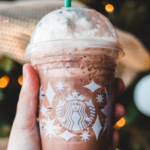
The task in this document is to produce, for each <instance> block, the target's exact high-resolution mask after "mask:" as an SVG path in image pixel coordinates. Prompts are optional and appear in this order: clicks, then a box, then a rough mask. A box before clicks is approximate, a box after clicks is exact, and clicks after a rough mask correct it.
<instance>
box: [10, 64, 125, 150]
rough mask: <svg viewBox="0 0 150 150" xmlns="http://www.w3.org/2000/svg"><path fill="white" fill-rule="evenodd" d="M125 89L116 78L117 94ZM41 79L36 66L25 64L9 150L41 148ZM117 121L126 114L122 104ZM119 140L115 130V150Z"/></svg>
mask: <svg viewBox="0 0 150 150" xmlns="http://www.w3.org/2000/svg"><path fill="white" fill-rule="evenodd" d="M123 89H124V84H123V82H122V80H121V79H116V95H118V94H119V93H120V92H121V91H123ZM38 90H39V80H38V76H37V74H36V72H35V70H34V68H33V67H32V66H31V65H29V64H26V65H24V66H23V85H22V89H21V92H20V96H19V101H18V105H17V113H16V117H15V120H14V123H13V126H12V130H11V134H10V138H9V143H8V149H7V150H41V145H40V134H39V129H38V122H37V118H36V113H37V111H38ZM114 114H115V122H116V121H118V120H119V119H120V118H121V117H122V116H123V115H124V114H125V109H124V107H123V106H122V105H120V104H116V106H115V112H114ZM118 142H119V133H118V131H114V134H113V150H115V148H116V147H117V145H118Z"/></svg>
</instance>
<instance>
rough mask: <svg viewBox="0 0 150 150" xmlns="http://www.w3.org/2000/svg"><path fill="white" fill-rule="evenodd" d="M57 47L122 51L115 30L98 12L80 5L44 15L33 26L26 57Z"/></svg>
mask: <svg viewBox="0 0 150 150" xmlns="http://www.w3.org/2000/svg"><path fill="white" fill-rule="evenodd" d="M57 47H100V48H110V49H115V50H118V52H119V55H120V56H123V55H124V52H123V50H122V46H121V45H120V43H119V40H118V37H117V34H116V31H115V29H114V27H113V26H112V24H111V23H110V21H109V20H108V19H107V18H106V17H105V16H104V15H102V14H101V13H99V12H97V11H95V10H93V9H89V8H83V7H69V8H65V7H63V8H61V9H57V10H55V11H52V12H50V13H49V14H47V15H46V16H44V17H43V18H42V19H41V20H40V22H39V23H38V24H37V26H36V27H35V29H34V32H33V34H32V37H31V40H30V44H29V45H28V47H27V49H26V55H25V57H26V58H27V59H29V58H30V54H31V53H32V52H35V51H44V50H46V49H49V50H50V48H57Z"/></svg>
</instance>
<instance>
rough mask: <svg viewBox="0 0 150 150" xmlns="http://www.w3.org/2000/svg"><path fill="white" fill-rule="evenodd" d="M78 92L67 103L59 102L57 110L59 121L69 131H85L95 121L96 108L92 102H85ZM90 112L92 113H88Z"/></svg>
mask: <svg viewBox="0 0 150 150" xmlns="http://www.w3.org/2000/svg"><path fill="white" fill-rule="evenodd" d="M78 95H79V93H78V92H77V91H74V92H73V93H72V96H71V95H69V96H68V97H67V98H66V99H67V102H62V101H61V100H59V104H58V106H57V109H56V114H57V117H58V120H59V121H60V123H61V124H62V126H64V127H65V128H66V129H68V130H74V131H78V130H83V129H85V128H87V127H88V126H89V125H90V124H91V122H92V121H93V119H94V116H95V106H94V105H93V104H92V101H91V100H90V101H89V102H85V101H84V97H83V96H82V95H79V96H78ZM87 112H90V113H87Z"/></svg>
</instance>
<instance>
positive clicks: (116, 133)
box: [112, 130, 119, 150]
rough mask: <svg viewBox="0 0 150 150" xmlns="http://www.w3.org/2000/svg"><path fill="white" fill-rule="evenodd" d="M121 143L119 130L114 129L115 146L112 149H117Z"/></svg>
mask: <svg viewBox="0 0 150 150" xmlns="http://www.w3.org/2000/svg"><path fill="white" fill-rule="evenodd" d="M118 144H119V132H118V131H117V130H114V132H113V147H112V150H115V149H116V148H117V146H118Z"/></svg>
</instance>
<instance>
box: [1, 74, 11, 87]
mask: <svg viewBox="0 0 150 150" xmlns="http://www.w3.org/2000/svg"><path fill="white" fill-rule="evenodd" d="M8 83H9V77H8V76H3V77H2V78H1V79H0V88H5V87H6V86H7V85H8Z"/></svg>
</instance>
